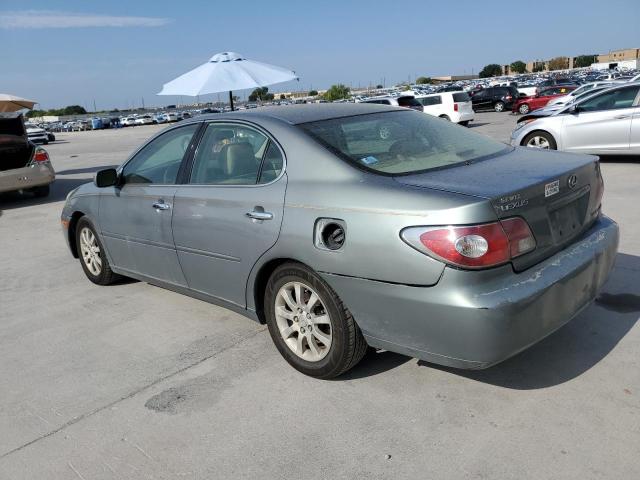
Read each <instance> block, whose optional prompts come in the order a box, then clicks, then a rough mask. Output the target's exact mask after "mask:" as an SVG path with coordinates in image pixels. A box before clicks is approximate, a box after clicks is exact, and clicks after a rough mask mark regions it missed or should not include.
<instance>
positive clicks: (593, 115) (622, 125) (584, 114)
mask: <svg viewBox="0 0 640 480" xmlns="http://www.w3.org/2000/svg"><path fill="white" fill-rule="evenodd" d="M638 90H640V86H638V85H634V86H629V87H624V88H617V89H615V90H605V91H604V92H602V93H601V94H596V95H595V96H593V97H590V98H588V99H586V100H584V101H582V102H579V103H578V104H577V110H576V111H575V112H574V113H567V114H565V115H563V117H564V119H563V129H562V130H563V134H562V145H563V147H562V149H563V150H566V151H571V152H587V153H614V154H615V153H626V151H627V150H628V149H629V143H630V136H631V121H632V117H633V115H634V112H635V111H636V107H635V105H637V101H636V100H637V98H636V97H637V96H638Z"/></svg>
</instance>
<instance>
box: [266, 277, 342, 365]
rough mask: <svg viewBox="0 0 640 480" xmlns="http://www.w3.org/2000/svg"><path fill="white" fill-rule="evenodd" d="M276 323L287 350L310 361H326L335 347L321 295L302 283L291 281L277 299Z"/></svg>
mask: <svg viewBox="0 0 640 480" xmlns="http://www.w3.org/2000/svg"><path fill="white" fill-rule="evenodd" d="M275 317H276V324H277V326H278V330H279V332H280V335H281V336H282V339H283V340H284V342H285V343H286V344H287V347H289V349H290V350H291V351H292V352H293V353H295V354H296V355H297V356H298V357H300V358H302V359H303V360H306V361H308V362H318V361H320V360H322V359H323V358H324V357H325V356H326V355H327V354H328V353H329V349H330V348H331V341H332V337H333V329H332V325H331V318H330V316H329V312H328V311H327V309H326V307H325V305H324V303H323V302H322V299H321V298H320V296H319V295H318V294H317V293H316V292H315V291H314V290H313V289H312V288H311V287H310V286H309V285H305V284H304V283H301V282H289V283H286V284H284V285H283V286H282V287H280V290H278V294H277V295H276V299H275Z"/></svg>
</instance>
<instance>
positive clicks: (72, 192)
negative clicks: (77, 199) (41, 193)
mask: <svg viewBox="0 0 640 480" xmlns="http://www.w3.org/2000/svg"><path fill="white" fill-rule="evenodd" d="M78 188H79V187H76V188H74V189H73V190H71V191H70V192H69V193H67V198H65V199H64V202H65V203H67V202H68V201H69V197H70V196H71V195H73V194H74V193H76V190H78Z"/></svg>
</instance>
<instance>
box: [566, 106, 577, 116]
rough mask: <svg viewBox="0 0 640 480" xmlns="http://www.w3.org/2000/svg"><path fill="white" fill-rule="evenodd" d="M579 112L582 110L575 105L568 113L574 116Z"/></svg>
mask: <svg viewBox="0 0 640 480" xmlns="http://www.w3.org/2000/svg"><path fill="white" fill-rule="evenodd" d="M579 111H580V108H579V107H578V106H577V105H575V104H573V105H571V106H570V107H569V108H568V109H567V113H571V114H572V115H575V114H577V113H578V112H579Z"/></svg>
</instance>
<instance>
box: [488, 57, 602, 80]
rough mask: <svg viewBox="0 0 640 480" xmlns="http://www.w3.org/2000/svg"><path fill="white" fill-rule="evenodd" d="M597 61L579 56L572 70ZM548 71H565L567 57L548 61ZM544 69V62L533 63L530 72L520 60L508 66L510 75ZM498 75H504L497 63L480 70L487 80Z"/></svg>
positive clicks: (567, 65) (567, 62) (567, 61)
mask: <svg viewBox="0 0 640 480" xmlns="http://www.w3.org/2000/svg"><path fill="white" fill-rule="evenodd" d="M597 60H598V56H597V55H579V56H577V57H576V59H575V61H574V62H573V68H583V67H588V66H590V65H591V64H592V63H595V62H596V61H597ZM548 63H549V70H565V69H567V68H569V57H555V58H552V59H551V60H549V62H548ZM544 68H545V63H544V62H533V68H532V72H529V71H528V70H527V64H526V63H524V62H523V61H522V60H516V61H515V62H513V63H511V64H510V65H509V72H510V73H536V72H542V71H543V70H544ZM500 75H504V72H503V71H502V67H501V66H500V65H498V64H497V63H490V64H489V65H485V66H484V68H483V69H482V70H480V78H488V77H498V76H500Z"/></svg>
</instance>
